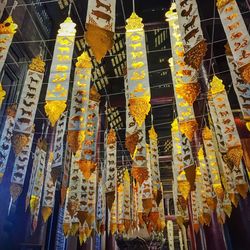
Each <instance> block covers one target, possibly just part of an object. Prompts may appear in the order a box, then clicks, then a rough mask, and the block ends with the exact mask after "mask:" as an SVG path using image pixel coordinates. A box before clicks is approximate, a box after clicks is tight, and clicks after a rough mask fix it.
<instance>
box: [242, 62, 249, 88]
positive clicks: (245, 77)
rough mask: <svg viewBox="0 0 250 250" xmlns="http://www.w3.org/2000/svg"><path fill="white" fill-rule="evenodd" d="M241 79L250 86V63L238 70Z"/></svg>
mask: <svg viewBox="0 0 250 250" xmlns="http://www.w3.org/2000/svg"><path fill="white" fill-rule="evenodd" d="M239 71H240V73H241V78H242V80H243V81H244V82H245V83H248V84H250V63H248V64H246V65H244V66H243V67H241V68H240V69H239Z"/></svg>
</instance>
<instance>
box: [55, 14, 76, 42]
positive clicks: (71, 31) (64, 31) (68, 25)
mask: <svg viewBox="0 0 250 250" xmlns="http://www.w3.org/2000/svg"><path fill="white" fill-rule="evenodd" d="M75 27H76V24H75V23H73V21H72V19H71V18H70V17H67V18H66V19H65V21H64V22H63V23H61V24H60V29H59V30H58V35H59V36H67V37H68V36H75V33H76V29H75Z"/></svg>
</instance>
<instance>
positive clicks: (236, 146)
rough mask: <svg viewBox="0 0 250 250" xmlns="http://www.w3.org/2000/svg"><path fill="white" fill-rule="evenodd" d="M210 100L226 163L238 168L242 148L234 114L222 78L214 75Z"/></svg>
mask: <svg viewBox="0 0 250 250" xmlns="http://www.w3.org/2000/svg"><path fill="white" fill-rule="evenodd" d="M210 86H211V89H210V96H209V99H210V102H213V105H214V108H215V111H216V114H217V117H218V121H219V125H220V128H221V132H222V133H221V135H222V137H223V140H224V142H225V145H226V148H227V155H226V157H227V164H229V165H230V168H231V169H233V168H234V166H236V167H238V168H239V165H240V161H241V158H242V156H243V150H242V146H241V142H240V138H239V134H238V131H237V128H236V125H235V121H234V116H233V113H232V110H231V108H230V104H229V101H228V97H227V93H226V91H225V86H224V85H223V83H222V80H220V79H219V78H217V77H216V76H214V78H213V80H212V82H211V83H210Z"/></svg>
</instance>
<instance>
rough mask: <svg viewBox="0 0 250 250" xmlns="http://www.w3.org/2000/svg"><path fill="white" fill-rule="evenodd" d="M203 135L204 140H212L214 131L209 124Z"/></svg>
mask: <svg viewBox="0 0 250 250" xmlns="http://www.w3.org/2000/svg"><path fill="white" fill-rule="evenodd" d="M202 137H203V139H204V140H212V131H211V130H210V129H209V128H208V127H207V126H206V127H205V128H204V129H203V130H202Z"/></svg>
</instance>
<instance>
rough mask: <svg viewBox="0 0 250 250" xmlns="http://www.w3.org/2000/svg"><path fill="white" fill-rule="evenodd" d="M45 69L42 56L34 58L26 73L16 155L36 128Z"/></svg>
mask: <svg viewBox="0 0 250 250" xmlns="http://www.w3.org/2000/svg"><path fill="white" fill-rule="evenodd" d="M44 71H45V63H44V62H43V60H42V58H41V57H40V56H37V57H35V58H33V59H32V62H31V64H30V65H29V70H28V72H27V75H26V79H25V82H24V87H23V90H22V95H21V98H20V101H19V104H18V108H17V113H16V118H15V127H14V135H13V137H12V144H13V148H14V151H15V154H16V156H17V155H18V154H19V153H20V152H21V151H22V149H23V148H24V147H25V146H26V145H27V143H28V141H29V136H30V134H31V133H32V130H33V129H34V120H35V115H36V109H37V105H38V101H39V97H40V92H41V88H42V83H43V77H44Z"/></svg>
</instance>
